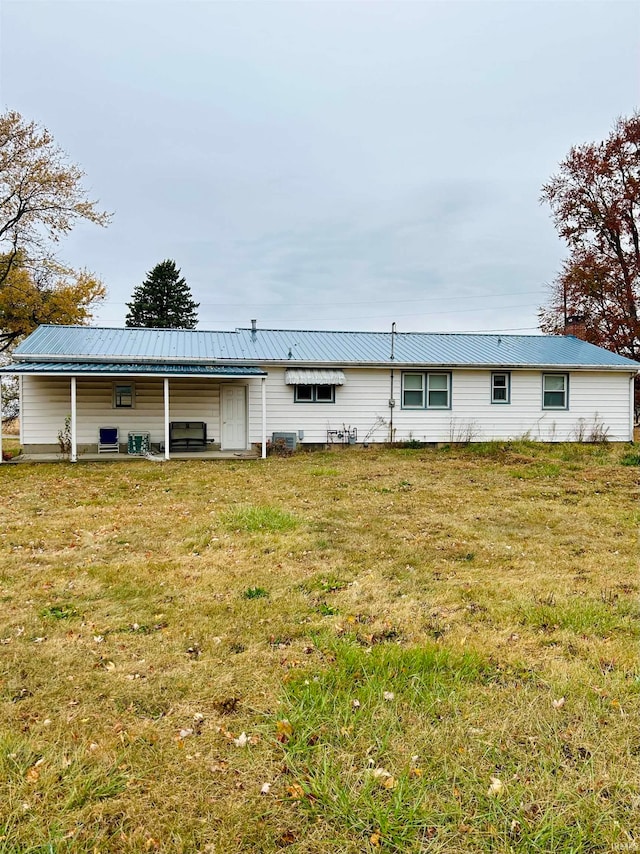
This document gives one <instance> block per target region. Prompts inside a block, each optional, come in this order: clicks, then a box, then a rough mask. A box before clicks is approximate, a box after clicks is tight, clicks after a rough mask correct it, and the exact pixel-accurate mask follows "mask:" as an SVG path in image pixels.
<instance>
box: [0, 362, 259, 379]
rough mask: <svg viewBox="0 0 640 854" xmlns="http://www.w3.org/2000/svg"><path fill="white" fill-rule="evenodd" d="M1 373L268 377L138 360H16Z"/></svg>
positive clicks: (234, 368) (243, 369)
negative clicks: (140, 361) (138, 361)
mask: <svg viewBox="0 0 640 854" xmlns="http://www.w3.org/2000/svg"><path fill="white" fill-rule="evenodd" d="M0 374H41V375H47V376H53V375H65V376H70V375H71V374H77V375H91V374H94V375H95V374H98V375H101V376H124V375H130V374H134V375H136V376H177V377H181V376H184V377H193V376H201V377H219V378H225V377H266V376H267V372H266V371H264V370H263V369H262V368H257V367H255V366H243V365H202V364H188V365H185V364H179V365H176V364H167V363H163V364H155V365H154V364H138V363H131V362H129V363H119V362H16V363H15V364H9V365H6V366H5V367H3V368H0Z"/></svg>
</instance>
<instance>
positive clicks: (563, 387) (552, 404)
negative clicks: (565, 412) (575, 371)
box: [542, 374, 569, 409]
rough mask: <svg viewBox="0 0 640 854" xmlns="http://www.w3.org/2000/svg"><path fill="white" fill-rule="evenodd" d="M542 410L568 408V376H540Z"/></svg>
mask: <svg viewBox="0 0 640 854" xmlns="http://www.w3.org/2000/svg"><path fill="white" fill-rule="evenodd" d="M542 408H543V409H568V408H569V374H543V375H542Z"/></svg>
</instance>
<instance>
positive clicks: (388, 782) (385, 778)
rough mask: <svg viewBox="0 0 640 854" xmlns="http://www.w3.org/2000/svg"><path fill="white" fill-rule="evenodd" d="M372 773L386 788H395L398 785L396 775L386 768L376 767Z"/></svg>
mask: <svg viewBox="0 0 640 854" xmlns="http://www.w3.org/2000/svg"><path fill="white" fill-rule="evenodd" d="M371 775H372V776H373V778H374V779H375V780H377V781H378V783H379V784H380V785H381V786H382V787H383V788H385V789H395V787H396V786H397V785H398V783H397V781H396V779H395V777H394V776H393V774H391V773H390V772H389V771H387V769H386V768H374V769H373V771H372V772H371Z"/></svg>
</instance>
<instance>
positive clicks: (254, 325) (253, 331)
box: [251, 320, 258, 341]
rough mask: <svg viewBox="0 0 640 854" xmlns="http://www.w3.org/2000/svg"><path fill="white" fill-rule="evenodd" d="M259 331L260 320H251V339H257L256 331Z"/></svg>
mask: <svg viewBox="0 0 640 854" xmlns="http://www.w3.org/2000/svg"><path fill="white" fill-rule="evenodd" d="M257 331H258V321H257V320H252V321H251V339H252V341H255V340H256V332H257Z"/></svg>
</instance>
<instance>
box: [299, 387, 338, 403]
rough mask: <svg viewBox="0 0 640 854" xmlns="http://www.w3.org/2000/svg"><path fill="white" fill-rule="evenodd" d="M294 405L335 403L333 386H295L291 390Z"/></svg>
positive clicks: (334, 388)
mask: <svg viewBox="0 0 640 854" xmlns="http://www.w3.org/2000/svg"><path fill="white" fill-rule="evenodd" d="M293 400H294V403H335V402H336V387H335V386H334V385H296V386H294V390H293Z"/></svg>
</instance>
